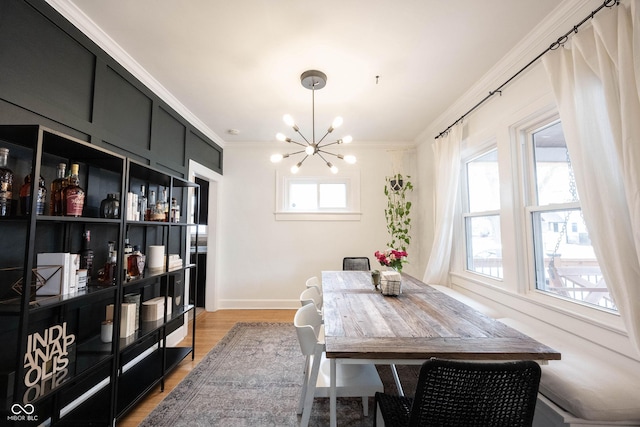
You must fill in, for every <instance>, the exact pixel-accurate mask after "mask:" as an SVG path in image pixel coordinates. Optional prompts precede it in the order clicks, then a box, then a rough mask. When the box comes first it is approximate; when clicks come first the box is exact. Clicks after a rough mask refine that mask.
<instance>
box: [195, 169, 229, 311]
mask: <svg viewBox="0 0 640 427" xmlns="http://www.w3.org/2000/svg"><path fill="white" fill-rule="evenodd" d="M189 180H190V181H192V182H195V183H197V184H199V185H200V209H199V212H198V214H199V215H198V218H199V223H200V225H199V226H198V234H197V239H196V236H195V235H192V236H190V247H191V252H192V253H191V262H192V263H197V265H198V274H197V278H194V277H192V278H190V280H189V284H190V286H189V303H190V304H195V305H196V307H204V309H205V310H207V311H215V310H217V305H218V303H217V297H216V295H217V284H218V278H217V270H218V268H217V249H218V232H217V231H218V229H219V228H218V221H219V215H218V194H219V190H220V188H219V187H220V185H221V180H222V175H220V174H218V173H216V172H214V171H213V170H211V169H209V168H207V167H205V166H203V165H201V164H199V163H197V162H195V161H193V160H189ZM196 246H197V249H198V250H197V252H196V251H195V247H196Z"/></svg>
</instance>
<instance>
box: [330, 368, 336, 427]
mask: <svg viewBox="0 0 640 427" xmlns="http://www.w3.org/2000/svg"><path fill="white" fill-rule="evenodd" d="M330 360H331V362H330V369H329V421H330V427H337V425H338V422H337V416H336V394H337V393H336V359H333V358H332V359H330Z"/></svg>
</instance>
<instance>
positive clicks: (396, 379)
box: [391, 365, 404, 396]
mask: <svg viewBox="0 0 640 427" xmlns="http://www.w3.org/2000/svg"><path fill="white" fill-rule="evenodd" d="M391 373H392V374H393V379H394V380H395V381H396V387H397V388H398V396H404V390H402V384H400V377H399V376H398V371H397V370H396V365H391Z"/></svg>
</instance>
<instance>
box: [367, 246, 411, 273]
mask: <svg viewBox="0 0 640 427" xmlns="http://www.w3.org/2000/svg"><path fill="white" fill-rule="evenodd" d="M374 255H375V257H376V259H377V260H378V262H379V263H380V265H383V266H386V267H391V268H393V269H394V270H398V271H402V263H404V262H406V258H407V253H406V252H405V251H396V250H395V249H387V250H385V251H384V252H380V251H376V253H375V254H374Z"/></svg>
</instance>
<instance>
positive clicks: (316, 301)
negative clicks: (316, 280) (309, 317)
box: [300, 286, 322, 315]
mask: <svg viewBox="0 0 640 427" xmlns="http://www.w3.org/2000/svg"><path fill="white" fill-rule="evenodd" d="M300 304H301V305H307V304H313V305H314V306H315V308H316V310H318V313H320V315H322V292H320V290H319V289H318V288H316V287H315V286H312V287H310V288H307V289H305V290H304V291H302V293H301V294H300Z"/></svg>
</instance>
